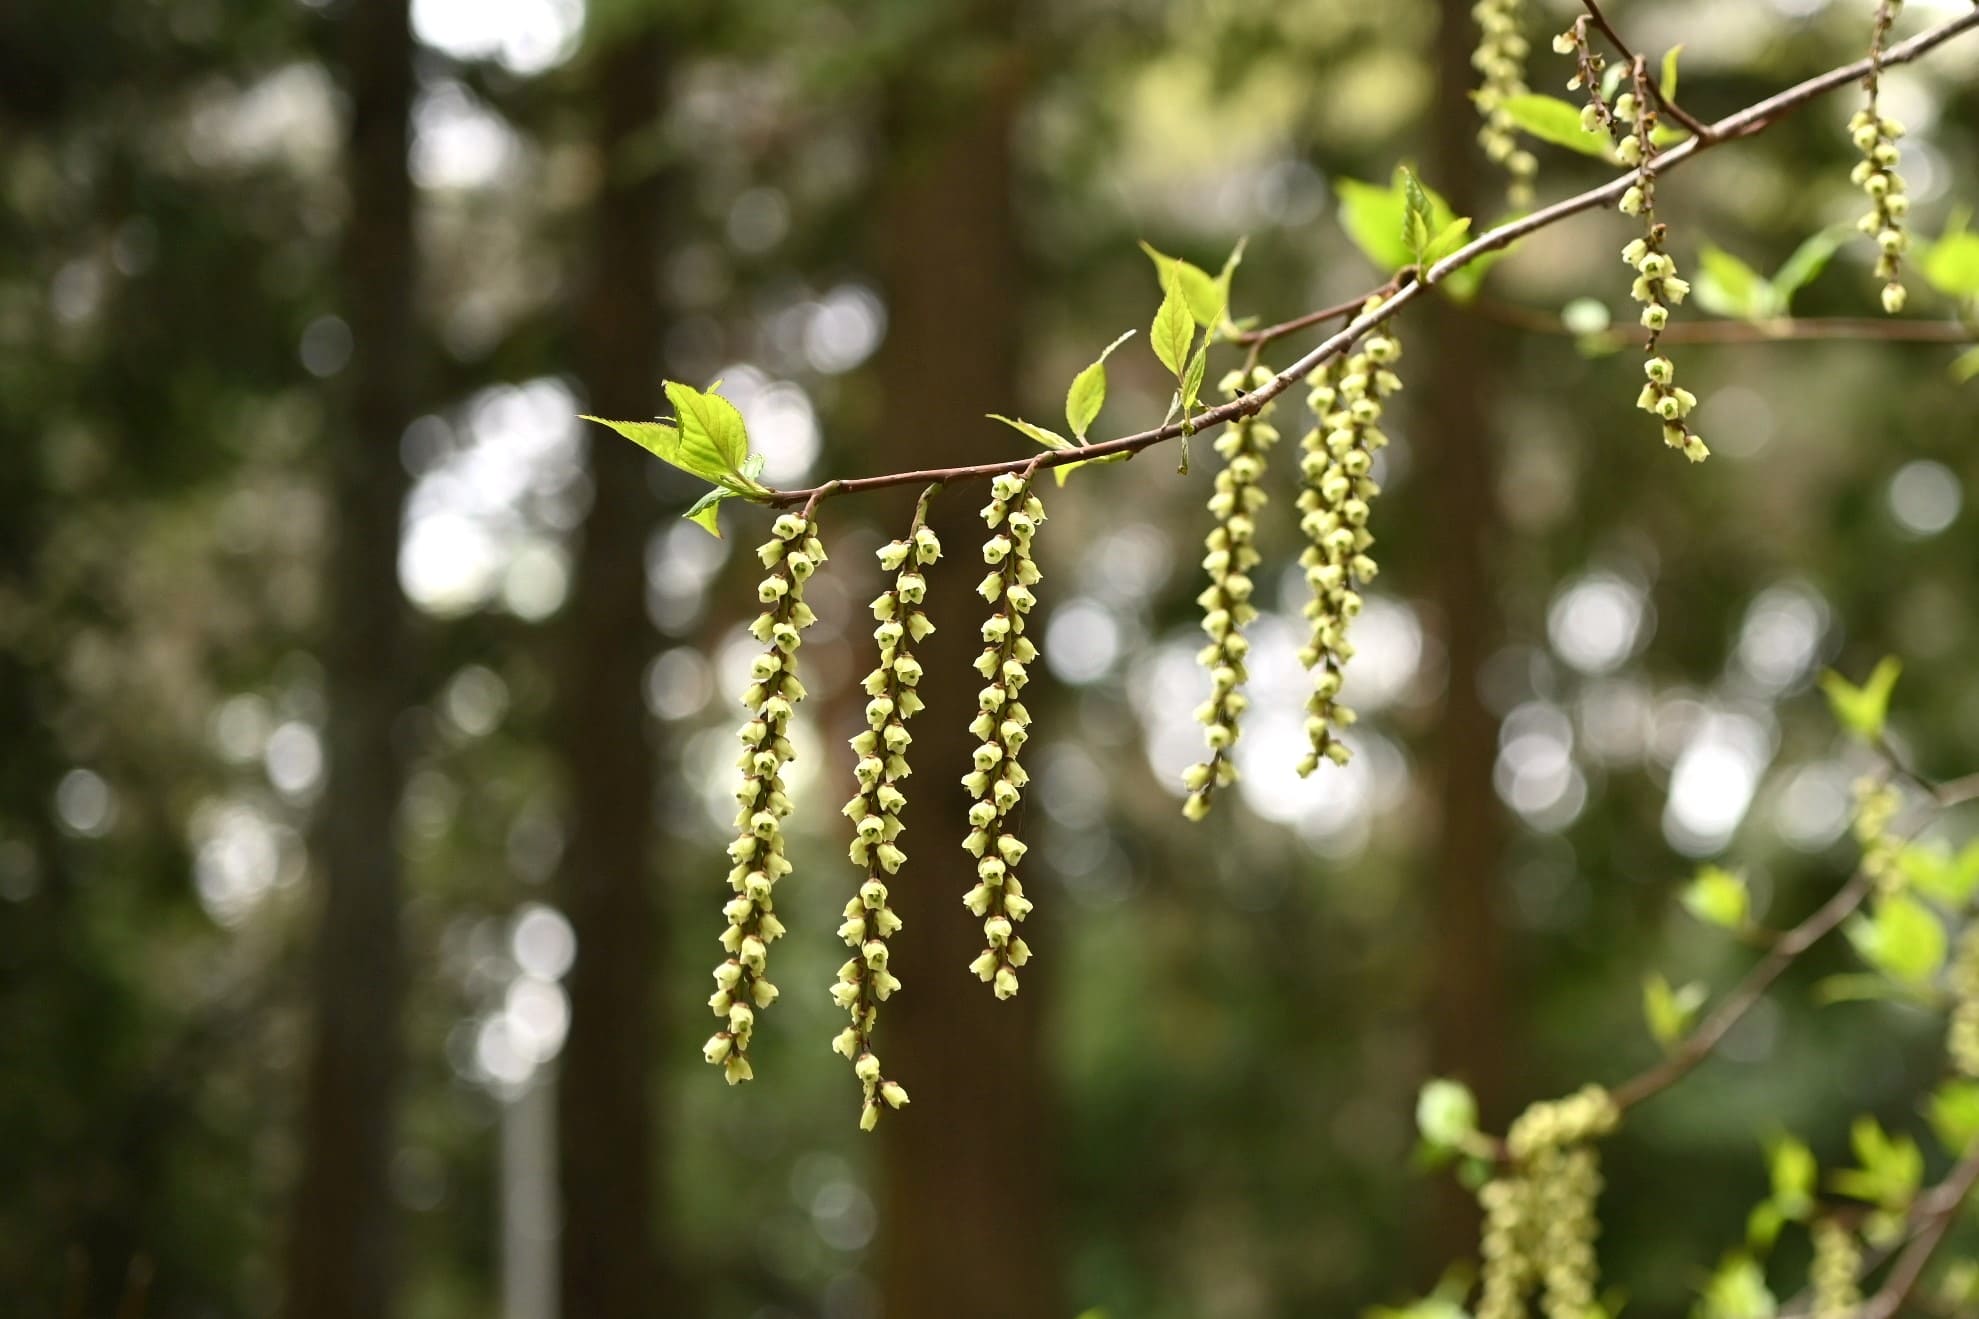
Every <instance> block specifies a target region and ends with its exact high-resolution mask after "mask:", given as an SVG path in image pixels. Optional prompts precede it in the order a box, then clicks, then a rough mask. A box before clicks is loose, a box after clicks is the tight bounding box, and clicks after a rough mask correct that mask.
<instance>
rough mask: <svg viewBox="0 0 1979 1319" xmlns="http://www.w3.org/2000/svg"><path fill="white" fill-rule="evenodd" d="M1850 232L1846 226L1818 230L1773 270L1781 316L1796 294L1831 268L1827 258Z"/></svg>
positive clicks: (1791, 305)
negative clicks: (1843, 227)
mask: <svg viewBox="0 0 1979 1319" xmlns="http://www.w3.org/2000/svg"><path fill="white" fill-rule="evenodd" d="M1848 233H1849V231H1848V230H1846V229H1817V230H1815V231H1814V232H1813V233H1811V234H1809V235H1808V236H1807V237H1806V238H1805V239H1803V240H1802V241H1801V244H1800V246H1799V247H1796V248H1795V249H1794V250H1793V255H1792V256H1790V257H1788V258H1787V259H1786V260H1785V261H1784V262H1782V263H1781V265H1780V268H1779V269H1778V270H1776V271H1774V272H1773V294H1774V297H1775V298H1776V299H1777V300H1778V302H1779V308H1780V314H1781V315H1782V316H1784V315H1786V314H1787V312H1788V311H1790V310H1792V308H1793V295H1794V294H1796V293H1798V292H1800V291H1801V290H1802V289H1804V288H1806V287H1807V286H1808V285H1809V284H1812V283H1813V282H1814V281H1815V279H1817V278H1818V277H1819V276H1820V274H1821V272H1822V271H1823V270H1826V269H1827V268H1828V259H1829V258H1830V257H1832V256H1834V254H1835V253H1836V251H1838V250H1839V249H1840V248H1841V245H1842V243H1843V242H1844V241H1845V238H1846V236H1847V234H1848Z"/></svg>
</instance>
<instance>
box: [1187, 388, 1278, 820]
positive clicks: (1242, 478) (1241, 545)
mask: <svg viewBox="0 0 1979 1319" xmlns="http://www.w3.org/2000/svg"><path fill="white" fill-rule="evenodd" d="M1270 379H1271V371H1270V369H1269V368H1268V367H1262V366H1258V367H1253V368H1252V369H1251V372H1250V374H1249V376H1248V377H1247V376H1246V375H1245V374H1244V373H1243V372H1242V371H1232V372H1231V373H1230V374H1229V375H1227V376H1225V377H1224V378H1223V380H1222V382H1221V388H1222V391H1223V395H1224V397H1225V398H1236V397H1237V396H1238V395H1239V394H1240V393H1242V392H1244V391H1245V390H1246V389H1256V388H1257V387H1259V386H1261V385H1263V384H1265V383H1266V382H1268V381H1269V380H1270ZM1272 411H1273V405H1272V404H1270V403H1266V404H1265V405H1264V406H1263V407H1262V408H1260V409H1258V411H1257V412H1255V413H1253V414H1251V415H1250V416H1246V417H1240V418H1239V419H1237V420H1236V421H1234V422H1232V423H1231V424H1230V425H1229V426H1227V427H1225V428H1224V431H1223V433H1222V434H1221V435H1219V436H1217V437H1216V452H1217V453H1218V454H1219V455H1221V456H1222V458H1223V470H1222V471H1220V472H1218V473H1217V474H1216V489H1215V493H1213V494H1211V495H1210V497H1209V512H1210V516H1211V517H1213V518H1215V519H1216V524H1215V525H1214V526H1213V527H1211V528H1210V531H1209V535H1208V536H1207V537H1206V538H1205V539H1204V542H1203V548H1204V554H1203V571H1204V572H1206V573H1208V574H1209V585H1208V586H1206V587H1204V588H1203V590H1202V593H1201V594H1200V595H1198V596H1197V597H1196V603H1197V604H1199V605H1201V606H1202V610H1203V621H1202V629H1203V631H1204V632H1205V633H1207V634H1208V635H1209V644H1208V645H1206V646H1204V647H1203V648H1202V650H1201V651H1199V652H1198V653H1197V655H1196V660H1197V662H1199V663H1200V664H1201V665H1202V666H1203V667H1204V668H1205V669H1208V670H1209V684H1210V692H1209V699H1208V700H1207V701H1204V702H1203V703H1202V704H1201V705H1200V706H1198V707H1197V708H1196V722H1197V723H1200V724H1201V725H1202V726H1203V730H1204V732H1203V741H1204V743H1205V744H1207V746H1208V747H1209V759H1208V760H1206V761H1203V762H1202V763H1200V764H1196V765H1191V766H1190V767H1189V768H1188V769H1187V770H1186V771H1184V773H1183V775H1182V785H1183V786H1184V787H1185V788H1187V789H1188V790H1189V796H1188V799H1187V800H1186V801H1184V802H1183V803H1182V814H1184V815H1186V816H1188V817H1189V818H1190V819H1191V820H1200V819H1202V818H1203V817H1204V816H1205V815H1208V814H1209V801H1210V794H1211V793H1213V792H1215V791H1216V790H1217V789H1218V788H1220V787H1225V786H1228V785H1229V784H1231V783H1234V782H1236V781H1237V765H1236V762H1235V761H1233V760H1232V759H1231V755H1230V752H1231V748H1232V747H1234V746H1235V745H1236V743H1237V738H1238V737H1239V736H1240V735H1241V733H1240V730H1239V728H1238V722H1237V721H1238V719H1239V718H1240V717H1241V716H1242V715H1243V712H1244V710H1245V708H1246V707H1247V706H1248V705H1249V704H1250V698H1249V697H1247V696H1245V695H1244V693H1243V691H1242V690H1240V689H1241V688H1242V687H1243V685H1244V683H1245V681H1246V680H1247V678H1248V677H1249V673H1248V672H1247V670H1246V669H1245V667H1244V658H1245V656H1247V655H1248V654H1250V649H1251V643H1250V640H1249V638H1247V637H1246V636H1245V635H1244V627H1245V625H1247V624H1248V623H1250V622H1251V621H1252V620H1253V619H1255V618H1256V617H1257V606H1256V605H1254V604H1252V603H1251V594H1252V592H1253V591H1254V590H1255V589H1256V583H1255V582H1253V581H1252V580H1251V569H1253V568H1255V567H1257V565H1258V557H1259V556H1258V552H1257V515H1258V512H1259V510H1261V509H1262V508H1263V507H1264V505H1265V502H1266V500H1267V499H1268V498H1269V496H1267V495H1266V494H1265V491H1264V487H1263V486H1262V485H1261V484H1260V481H1261V480H1262V479H1263V477H1264V463H1265V455H1266V454H1267V453H1269V452H1270V450H1271V446H1272V445H1274V444H1276V443H1278V428H1277V427H1275V426H1273V425H1272V424H1271V423H1270V422H1268V421H1266V420H1264V418H1265V416H1266V415H1268V414H1269V413H1270V412H1272Z"/></svg>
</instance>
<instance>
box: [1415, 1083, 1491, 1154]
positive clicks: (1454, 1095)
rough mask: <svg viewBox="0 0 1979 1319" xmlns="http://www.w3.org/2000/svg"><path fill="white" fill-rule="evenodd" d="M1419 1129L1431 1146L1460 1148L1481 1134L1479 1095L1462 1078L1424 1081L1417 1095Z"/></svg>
mask: <svg viewBox="0 0 1979 1319" xmlns="http://www.w3.org/2000/svg"><path fill="white" fill-rule="evenodd" d="M1416 1130H1418V1131H1420V1132H1421V1133H1422V1138H1423V1139H1424V1140H1426V1141H1428V1142H1429V1143H1430V1144H1431V1145H1435V1146H1438V1147H1439V1148H1442V1149H1457V1148H1459V1147H1461V1146H1462V1145H1463V1144H1464V1142H1466V1141H1468V1140H1469V1139H1470V1138H1471V1137H1472V1136H1474V1135H1476V1134H1477V1098H1476V1097H1475V1096H1474V1095H1472V1094H1471V1092H1470V1087H1469V1086H1467V1085H1465V1084H1463V1082H1461V1081H1448V1080H1443V1079H1440V1078H1439V1079H1437V1080H1434V1081H1426V1082H1424V1083H1423V1087H1422V1090H1421V1092H1420V1093H1419V1094H1417V1095H1416Z"/></svg>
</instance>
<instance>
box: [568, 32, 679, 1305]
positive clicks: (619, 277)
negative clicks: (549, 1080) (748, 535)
mask: <svg viewBox="0 0 1979 1319" xmlns="http://www.w3.org/2000/svg"><path fill="white" fill-rule="evenodd" d="M662 76H663V59H662V48H661V36H660V33H659V32H658V31H657V30H656V29H655V28H653V27H652V26H650V25H648V26H646V27H643V28H641V29H639V30H637V31H633V32H626V33H623V34H619V35H616V36H614V38H613V40H612V44H611V46H610V47H609V48H607V49H604V50H601V51H600V52H598V54H597V56H596V69H595V84H594V85H595V88H596V95H597V99H598V102H599V106H600V113H601V120H600V122H599V125H598V132H597V145H598V152H599V156H600V160H601V162H602V164H603V167H604V182H603V184H602V187H601V191H600V193H599V196H598V199H597V202H596V207H595V211H594V216H593V228H592V233H591V252H590V255H589V266H588V270H587V271H586V274H585V278H584V283H583V288H582V291H581V294H580V305H579V308H578V312H579V316H580V317H581V323H580V325H579V326H578V331H579V333H578V351H579V357H578V371H579V374H580V376H581V378H582V379H583V381H584V386H585V389H586V392H587V394H588V396H589V398H588V401H589V403H590V404H591V405H592V407H593V409H594V410H596V411H598V412H600V413H602V414H603V415H606V416H615V417H620V416H622V417H640V416H650V415H652V413H653V412H654V411H655V410H656V409H657V408H658V406H659V404H658V401H657V400H658V397H659V391H660V377H659V357H660V335H661V319H660V318H661V311H660V306H659V302H658V300H657V296H656V290H655V287H654V280H653V270H654V266H655V261H656V259H657V255H658V245H659V232H660V229H661V226H662V223H663V222H664V220H665V218H666V194H665V185H664V181H663V179H662V177H661V176H660V175H659V174H657V173H655V172H653V171H651V170H640V171H639V172H637V173H636V174H628V173H627V172H626V170H625V163H624V162H625V156H626V151H625V147H626V145H627V143H629V142H631V141H632V140H634V139H635V138H636V137H637V136H638V135H639V134H641V133H643V132H646V131H649V130H650V128H651V126H652V124H653V121H654V120H655V119H656V118H657V117H658V116H659V114H660V109H661V89H662ZM598 435H599V436H603V438H602V439H600V438H597V437H596V436H594V437H593V443H592V449H591V474H592V477H593V480H594V484H595V487H596V491H595V495H594V499H593V503H592V506H591V513H590V516H589V518H588V520H587V521H586V522H585V524H584V530H583V544H582V546H581V548H580V549H579V551H578V554H577V561H576V573H575V580H574V584H573V589H572V593H571V599H570V604H569V606H568V609H567V610H566V613H565V617H564V619H563V624H562V636H561V637H560V640H559V644H560V647H561V654H560V656H559V673H558V693H559V704H560V713H559V717H558V720H557V723H558V728H557V743H556V746H557V754H558V756H559V758H560V760H561V761H562V767H563V778H564V783H565V787H566V789H567V791H568V794H569V837H568V843H567V847H566V850H565V853H564V858H563V866H562V871H561V873H560V875H559V877H558V882H559V885H560V888H559V893H560V897H561V901H562V903H563V907H564V911H565V913H566V914H567V915H568V917H569V919H570V922H571V926H572V928H573V930H574V931H575V933H576V935H577V961H576V963H575V964H574V965H573V966H572V967H571V971H570V975H569V978H568V980H567V981H566V988H567V990H568V991H569V994H570V1007H571V1016H570V1035H569V1038H568V1040H567V1041H566V1042H565V1044H564V1051H563V1056H562V1059H561V1061H560V1063H559V1086H560V1092H559V1096H558V1109H557V1148H558V1156H559V1157H558V1180H559V1183H560V1186H561V1190H562V1198H563V1233H562V1237H561V1260H560V1275H561V1280H560V1287H561V1294H562V1312H563V1313H564V1314H565V1315H568V1316H571V1317H572V1319H635V1316H644V1315H652V1314H658V1313H660V1312H661V1310H662V1309H663V1308H666V1307H665V1306H664V1305H663V1300H662V1297H663V1292H662V1290H661V1278H662V1269H661V1262H660V1256H659V1238H658V1233H657V1229H656V1225H655V1220H654V1198H655V1194H654V1180H655V1172H656V1166H655V1158H656V1144H657V1141H658V1136H659V1130H660V1118H659V1113H658V1109H657V1105H656V1103H655V1098H654V1086H653V1060H654V1049H655V1038H654V1035H655V1031H654V1023H655V1021H656V1020H657V1019H658V1014H657V1013H655V1012H654V1011H652V994H653V986H654V983H655V977H656V976H657V974H658V964H657V963H658V948H659V930H658V924H659V915H658V907H657V904H656V902H655V898H654V892H653V877H652V874H651V871H650V865H651V856H652V842H653V790H654V773H655V769H654V760H653V750H652V747H651V745H650V743H649V741H648V738H647V736H646V729H647V727H648V724H649V722H650V721H649V720H648V718H647V715H646V709H645V704H644V701H643V699H642V697H641V693H640V681H641V673H642V671H643V669H644V666H645V663H646V661H647V659H648V658H649V657H650V656H651V653H652V644H651V642H652V626H651V624H650V623H649V622H648V621H647V617H646V604H645V553H644V551H645V540H646V536H647V534H648V532H649V531H650V530H651V528H652V525H653V518H654V501H653V498H652V494H651V488H650V486H649V485H648V482H647V476H648V472H647V465H648V463H649V462H650V459H648V458H647V456H646V455H645V454H644V453H642V452H641V451H640V450H639V449H638V448H637V447H636V446H634V445H631V444H626V443H623V442H621V441H619V440H618V439H616V438H615V437H612V436H609V435H604V433H603V432H602V431H601V432H598Z"/></svg>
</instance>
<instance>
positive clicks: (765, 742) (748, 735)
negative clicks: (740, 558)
mask: <svg viewBox="0 0 1979 1319" xmlns="http://www.w3.org/2000/svg"><path fill="white" fill-rule="evenodd" d="M756 556H757V558H759V559H761V560H762V563H763V566H764V567H765V568H767V569H768V570H769V575H768V576H766V577H764V578H763V580H762V583H761V584H760V585H759V586H758V587H757V588H756V598H757V599H759V600H760V601H762V603H763V612H762V613H761V614H760V615H758V616H757V618H756V621H755V622H754V623H753V624H751V625H750V629H749V630H750V632H751V633H752V634H753V635H754V636H755V638H756V640H758V641H760V642H762V643H764V645H765V647H766V649H765V650H764V651H763V653H762V654H761V655H758V656H757V657H756V659H755V660H754V662H753V663H751V665H750V668H749V677H750V683H749V687H748V689H747V690H746V691H744V692H743V694H742V703H743V704H744V705H745V706H747V707H749V712H750V717H749V721H748V722H747V723H745V724H743V725H742V731H741V734H740V736H741V738H742V756H741V758H740V760H739V761H737V765H738V766H739V768H740V769H741V770H742V786H741V787H739V788H737V789H736V792H735V797H736V801H737V802H738V803H739V804H740V807H741V809H739V810H738V811H737V812H736V816H735V827H736V830H737V834H736V839H735V841H734V842H732V843H730V844H729V845H728V857H729V860H730V862H732V863H733V868H732V869H731V870H730V871H729V872H728V883H729V887H730V888H732V889H734V890H735V896H734V897H733V898H730V899H729V901H728V905H727V906H725V907H724V908H722V914H723V915H724V916H726V917H727V918H728V928H727V929H725V930H723V931H722V937H721V943H722V947H723V948H724V949H726V950H727V952H728V959H727V960H726V961H724V962H723V963H722V964H721V965H720V966H718V967H716V968H715V992H714V994H713V995H712V996H711V997H710V998H709V999H708V1006H709V1007H710V1008H712V1009H713V1010H714V1014H715V1015H716V1016H717V1017H719V1018H721V1019H722V1022H723V1025H722V1028H721V1029H720V1030H718V1031H716V1032H715V1033H714V1035H713V1036H711V1037H710V1038H709V1040H708V1043H707V1044H706V1045H705V1046H704V1047H703V1049H702V1056H703V1057H705V1058H706V1059H707V1060H708V1061H709V1062H711V1063H714V1064H715V1065H717V1066H719V1067H720V1068H721V1069H722V1073H723V1075H724V1076H725V1077H726V1078H727V1079H728V1083H729V1084H730V1085H734V1084H735V1083H736V1082H738V1081H747V1080H749V1079H750V1078H751V1076H753V1075H754V1072H753V1070H752V1069H751V1068H750V1066H749V1040H750V1037H751V1035H752V1034H753V1033H754V1031H755V1025H756V1013H758V1012H760V1011H761V1010H762V1009H764V1008H766V1007H768V1006H769V1005H770V1004H771V1003H772V1002H774V1001H775V1000H776V996H777V988H776V986H775V985H773V984H771V983H770V981H769V977H768V975H767V974H766V970H767V961H768V957H769V946H770V945H771V944H773V943H775V942H776V941H777V939H778V938H780V937H781V936H782V935H783V922H782V921H779V920H778V919H777V917H776V911H775V903H774V902H773V900H772V897H771V894H772V891H773V890H774V889H775V887H776V882H777V881H778V880H779V879H781V878H782V877H783V876H785V875H787V874H789V873H790V862H789V861H788V860H786V859H785V858H784V855H783V819H784V817H785V816H787V815H789V814H790V797H789V795H788V794H787V793H786V792H785V790H784V782H783V767H784V766H785V765H786V764H788V763H789V761H790V759H791V755H792V751H791V746H790V719H791V714H792V711H793V710H794V709H795V707H796V705H797V703H798V702H799V701H801V700H803V699H804V684H803V683H801V682H799V681H798V679H797V647H798V638H799V634H800V633H802V632H803V630H804V629H805V628H807V627H809V626H811V624H812V623H813V622H815V621H816V616H815V615H813V614H812V612H811V609H810V606H808V605H806V604H805V603H804V583H805V582H806V581H808V580H809V579H810V576H811V574H812V573H814V572H816V571H817V568H818V565H819V564H821V563H823V562H824V561H825V547H824V543H823V542H822V541H820V540H819V539H818V524H817V523H816V522H815V521H814V520H812V518H811V515H810V509H809V508H806V510H805V511H804V512H803V513H801V514H799V513H785V514H783V515H782V516H780V517H778V518H777V520H776V525H775V527H774V528H773V530H772V534H771V536H770V539H768V540H766V541H764V542H763V544H762V546H761V547H760V548H759V549H757V551H756Z"/></svg>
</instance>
